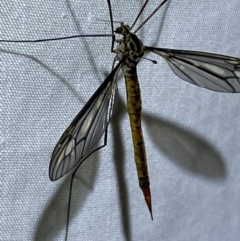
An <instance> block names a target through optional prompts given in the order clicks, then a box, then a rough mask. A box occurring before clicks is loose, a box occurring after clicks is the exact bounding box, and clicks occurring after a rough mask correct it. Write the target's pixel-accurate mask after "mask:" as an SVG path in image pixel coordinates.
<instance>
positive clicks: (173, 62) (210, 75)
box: [145, 47, 240, 93]
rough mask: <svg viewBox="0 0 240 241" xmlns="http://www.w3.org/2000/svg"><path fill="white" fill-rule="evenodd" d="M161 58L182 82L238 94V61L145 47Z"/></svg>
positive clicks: (192, 52) (239, 88) (239, 63)
mask: <svg viewBox="0 0 240 241" xmlns="http://www.w3.org/2000/svg"><path fill="white" fill-rule="evenodd" d="M145 48H146V52H149V51H151V52H153V53H155V54H158V55H160V56H161V57H163V58H164V59H165V60H166V61H167V62H168V64H169V66H170V67H171V69H172V70H173V72H174V73H175V74H176V75H177V76H178V77H180V78H181V79H183V80H186V81H188V82H189V83H191V84H194V85H198V86H200V87H203V88H207V89H210V90H213V91H218V92H233V93H234V92H240V59H238V58H234V57H229V56H224V55H218V54H210V53H204V52H197V51H188V50H174V49H163V48H152V47H145Z"/></svg>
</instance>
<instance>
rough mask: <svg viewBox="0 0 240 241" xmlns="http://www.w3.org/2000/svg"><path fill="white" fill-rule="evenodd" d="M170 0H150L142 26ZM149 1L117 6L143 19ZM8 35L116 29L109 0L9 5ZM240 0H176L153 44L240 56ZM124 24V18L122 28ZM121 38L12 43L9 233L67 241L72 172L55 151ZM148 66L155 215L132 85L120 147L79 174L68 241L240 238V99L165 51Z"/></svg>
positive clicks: (146, 122) (6, 169)
mask: <svg viewBox="0 0 240 241" xmlns="http://www.w3.org/2000/svg"><path fill="white" fill-rule="evenodd" d="M159 2H160V1H156V0H155V1H150V3H149V4H148V7H147V9H146V11H145V12H144V15H143V17H142V18H141V19H140V22H141V21H143V19H144V18H145V17H146V16H147V15H148V14H149V13H150V12H151V11H152V10H153V9H154V8H155V7H156V6H157V4H158V3H159ZM142 4H143V0H142V1H140V0H134V1H129V0H120V1H119V0H118V1H115V0H113V1H112V8H113V16H114V19H115V20H117V21H124V22H125V23H132V22H133V20H134V18H135V16H136V15H137V13H138V11H139V9H140V6H141V5H142ZM0 17H1V24H0V26H1V35H0V38H1V39H40V38H51V37H58V36H59V37H60V36H69V35H74V34H80V33H81V34H83V33H85V34H87V33H96V34H97V33H110V24H109V23H108V22H103V21H99V20H108V19H109V15H108V8H107V3H106V1H105V0H101V1H89V0H88V1H80V0H65V1H64V0H62V1H56V0H55V1H54V0H52V1H49V0H45V1H44V0H38V1H30V0H25V1H21V0H1V3H0ZM239 23H240V2H239V0H228V1H222V0H211V1H209V0H202V1H193V0H182V1H179V0H171V1H170V2H169V4H166V6H165V7H164V8H163V9H161V10H160V11H159V12H158V14H156V16H155V17H154V18H153V19H152V20H151V21H150V22H149V23H148V24H146V26H145V27H144V28H143V29H142V30H141V31H140V32H139V34H138V36H139V37H140V38H141V39H142V40H143V42H144V43H145V45H149V46H156V47H166V48H176V49H190V50H199V51H205V52H213V53H219V54H226V55H231V56H236V57H240V24H239ZM117 25H118V24H115V27H116V26H117ZM110 45H111V39H110V38H89V39H75V40H69V41H56V42H48V43H39V44H0V53H1V77H0V78H1V128H0V130H1V138H0V140H1V202H0V205H1V206H0V210H1V240H36V241H38V240H64V235H65V228H66V227H65V225H66V215H67V202H68V193H69V181H70V175H67V176H66V177H65V178H63V179H61V180H59V181H56V182H51V181H50V180H49V178H48V166H49V160H50V157H51V152H52V150H53V148H54V146H55V144H56V143H57V141H58V139H59V138H60V136H61V134H62V132H63V131H64V130H65V128H66V127H67V126H68V125H69V124H70V122H71V120H72V119H73V118H74V117H75V115H76V114H77V113H78V111H79V110H80V109H81V108H82V107H83V105H84V103H85V102H86V100H87V99H88V98H89V97H90V96H91V94H92V93H93V92H94V91H95V90H96V88H97V87H98V86H99V84H100V83H101V82H102V81H103V79H104V78H105V77H104V76H106V74H107V73H109V71H110V69H111V64H112V59H113V57H114V56H113V54H111V53H110ZM151 58H153V59H155V60H157V61H158V64H157V65H153V64H152V63H151V62H149V61H146V60H142V61H141V63H140V64H139V66H138V72H139V81H140V83H141V89H142V99H143V128H144V135H145V142H146V147H147V156H148V163H149V174H150V180H151V190H152V205H153V215H154V221H151V219H150V215H149V213H148V210H147V207H146V205H145V202H144V199H143V196H142V193H141V190H140V189H139V187H138V180H137V175H136V170H135V164H134V157H133V148H132V143H131V133H130V127H129V121H128V116H127V114H126V111H125V109H126V107H125V103H126V100H125V89H124V81H122V79H121V80H120V81H119V96H120V97H119V101H118V103H117V108H116V112H117V113H116V115H115V117H114V118H113V121H112V123H111V125H110V128H109V133H108V145H107V147H105V148H103V149H102V150H100V151H99V152H97V153H95V154H94V155H92V156H91V157H90V158H89V159H88V160H87V161H86V162H85V163H84V164H83V165H82V166H81V168H80V169H79V172H78V174H77V177H76V179H75V185H74V189H73V199H72V209H71V220H70V222H71V223H70V227H69V236H68V240H111V241H113V240H126V241H131V240H133V241H137V240H147V241H153V240H154V241H155V240H164V241H167V240H169V241H173V240H174V241H192V240H201V241H208V240H210V241H215V240H217V241H226V240H228V241H235V240H239V237H240V221H239V217H240V158H239V157H240V94H235V95H233V94H219V93H215V92H211V91H208V90H205V89H201V88H198V87H195V86H193V85H190V84H188V83H186V82H184V81H182V80H181V79H179V78H178V77H177V76H175V74H174V73H173V72H172V71H171V70H170V68H169V67H168V65H167V63H165V61H164V60H163V59H161V58H160V57H158V56H156V55H151Z"/></svg>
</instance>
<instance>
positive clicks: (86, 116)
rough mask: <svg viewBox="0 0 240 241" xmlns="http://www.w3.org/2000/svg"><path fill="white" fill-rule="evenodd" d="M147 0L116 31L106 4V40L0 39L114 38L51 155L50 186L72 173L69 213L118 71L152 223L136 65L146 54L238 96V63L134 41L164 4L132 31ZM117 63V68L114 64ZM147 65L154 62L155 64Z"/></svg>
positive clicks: (101, 131) (103, 127) (108, 110)
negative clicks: (104, 71)
mask: <svg viewBox="0 0 240 241" xmlns="http://www.w3.org/2000/svg"><path fill="white" fill-rule="evenodd" d="M148 1H149V0H146V1H145V3H144V5H143V6H142V8H141V10H140V12H139V14H138V16H137V17H136V19H135V21H134V23H133V24H132V26H131V27H130V26H128V25H126V24H124V23H120V26H119V27H117V28H116V29H115V30H114V28H113V22H114V21H113V16H112V8H111V2H110V0H107V4H108V8H109V15H110V21H111V31H112V33H111V34H110V35H109V34H108V35H107V34H106V35H84V36H83V35H78V36H71V37H63V38H54V39H43V40H30V41H26V40H20V41H19V40H1V42H43V41H51V40H61V39H67V38H75V37H92V36H100V37H101V36H102V37H104V36H111V37H112V46H111V51H112V52H113V53H114V54H115V58H114V61H113V67H112V71H111V73H110V74H109V76H108V77H107V78H106V79H105V80H104V81H103V83H102V84H101V85H100V86H99V88H98V89H97V90H96V91H95V93H94V94H93V95H92V97H91V98H90V99H89V100H88V102H87V103H86V104H85V106H84V107H83V108H82V110H81V111H80V112H79V113H78V115H77V116H76V117H75V118H74V120H73V121H72V122H71V124H70V125H69V127H68V128H67V129H66V130H65V132H64V133H63V134H62V136H61V138H60V139H59V141H58V143H57V145H56V146H55V148H54V150H53V153H52V156H51V161H50V165H49V177H50V179H51V180H52V181H55V180H58V179H59V178H61V177H63V176H64V175H65V174H67V173H68V172H69V171H71V170H74V171H73V174H72V179H71V189H70V194H69V210H70V199H71V190H72V183H73V178H74V175H75V173H76V171H77V169H78V168H79V166H80V165H81V164H82V163H83V161H84V160H86V159H87V158H88V157H89V156H90V155H91V154H92V153H93V152H95V151H96V150H99V149H100V148H102V147H104V146H105V145H106V144H107V129H108V124H109V122H110V119H111V116H112V109H113V105H114V99H115V91H116V85H117V76H118V73H119V71H120V69H121V70H122V72H123V75H124V77H125V85H126V95H127V112H128V115H129V119H130V126H131V132H132V141H133V149H134V158H135V163H136V168H137V175H138V180H139V186H140V188H141V190H142V192H143V195H144V198H145V201H146V205H147V207H148V209H149V212H150V215H151V218H152V219H153V216H152V204H151V191H150V181H149V175H148V166H147V157H146V150H145V144H144V138H143V134H142V127H141V110H142V101H141V93H140V86H139V82H138V77H137V69H136V67H137V64H138V63H139V61H140V60H141V59H142V58H143V56H144V55H145V54H147V53H149V52H152V53H155V54H157V55H159V56H161V57H162V58H163V59H165V60H166V62H167V63H168V64H169V66H170V68H171V69H172V71H173V72H174V73H175V74H176V75H177V76H178V77H180V78H181V79H183V80H185V81H187V82H189V83H191V84H194V85H197V86H199V87H203V88H206V89H209V90H212V91H217V92H226V93H236V92H240V59H239V58H234V57H230V56H225V55H218V54H212V53H205V52H198V51H189V50H175V49H166V48H156V47H148V46H145V45H144V44H143V43H142V41H141V40H140V39H139V38H138V37H137V36H136V33H137V31H138V30H139V29H140V28H141V27H143V25H144V24H145V23H146V22H147V21H148V20H149V19H150V18H152V16H153V15H154V14H155V13H156V12H157V11H158V10H159V9H160V8H161V7H162V6H163V5H164V4H165V3H166V2H167V1H168V0H164V1H163V2H161V3H160V4H159V5H158V6H157V8H156V9H155V10H154V11H153V12H152V13H151V14H150V15H149V17H148V18H147V19H146V20H145V21H143V23H142V24H141V25H140V26H139V27H138V28H137V29H136V30H135V31H134V32H131V30H132V29H133V27H134V26H135V24H136V22H137V20H138V19H139V17H140V15H141V14H142V12H143V10H144V9H145V7H146V5H147V3H148ZM116 34H118V35H121V36H122V38H121V39H116V38H115V35H116ZM115 43H117V47H116V48H114V45H115ZM116 61H117V62H118V63H117V64H115V63H116ZM151 61H152V62H154V63H156V62H155V61H153V60H151ZM103 135H104V144H103V145H101V146H97V144H98V141H99V140H100V139H101V137H102V136H103ZM69 210H68V219H69ZM68 221H69V220H68ZM67 228H68V222H67Z"/></svg>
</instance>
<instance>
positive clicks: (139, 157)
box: [125, 67, 152, 215]
mask: <svg viewBox="0 0 240 241" xmlns="http://www.w3.org/2000/svg"><path fill="white" fill-rule="evenodd" d="M131 73H132V74H131V75H128V76H125V84H126V91H127V111H128V115H129V119H130V125H131V131H132V140H133V147H134V158H135V163H136V167H137V174H138V179H139V186H140V188H141V189H142V191H143V194H144V197H145V201H146V203H147V206H148V208H149V211H150V213H151V215H152V210H151V209H152V208H151V193H150V187H149V185H150V183H149V177H148V168H147V158H146V149H145V143H144V139H143V134H142V126H141V110H142V100H141V93H140V87H139V82H138V78H137V72H136V67H133V68H131Z"/></svg>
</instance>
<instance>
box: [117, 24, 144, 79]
mask: <svg viewBox="0 0 240 241" xmlns="http://www.w3.org/2000/svg"><path fill="white" fill-rule="evenodd" d="M115 32H116V33H118V34H121V35H123V38H121V39H117V40H116V42H117V43H118V46H117V48H116V49H115V50H114V51H115V53H116V56H115V60H117V61H119V60H121V59H122V58H123V57H126V60H125V61H124V63H123V64H122V70H123V73H124V75H131V74H130V72H132V71H131V69H132V68H134V67H136V65H137V63H138V62H139V61H140V60H141V57H142V56H143V54H144V45H143V43H142V41H141V40H140V39H139V38H138V37H137V36H136V35H135V34H133V33H131V32H130V27H129V26H128V25H124V24H123V23H121V26H120V27H118V28H117V29H116V31H115Z"/></svg>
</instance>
